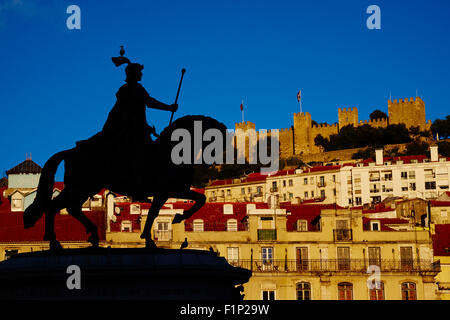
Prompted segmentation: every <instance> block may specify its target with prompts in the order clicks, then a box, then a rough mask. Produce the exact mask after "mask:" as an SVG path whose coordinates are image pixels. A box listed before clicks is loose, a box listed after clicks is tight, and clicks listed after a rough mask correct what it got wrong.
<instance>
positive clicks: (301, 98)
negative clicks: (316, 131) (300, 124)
mask: <svg viewBox="0 0 450 320" xmlns="http://www.w3.org/2000/svg"><path fill="white" fill-rule="evenodd" d="M302 101H303V97H302V94H301V93H300V113H302V112H303V111H302Z"/></svg>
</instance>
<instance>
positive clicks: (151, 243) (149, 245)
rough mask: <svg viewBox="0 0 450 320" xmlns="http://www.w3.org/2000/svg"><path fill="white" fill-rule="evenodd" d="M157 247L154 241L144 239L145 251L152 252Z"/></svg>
mask: <svg viewBox="0 0 450 320" xmlns="http://www.w3.org/2000/svg"><path fill="white" fill-rule="evenodd" d="M157 248H158V247H157V246H156V244H155V241H153V240H152V239H146V240H145V249H148V250H154V249H157Z"/></svg>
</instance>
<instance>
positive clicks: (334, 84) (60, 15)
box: [0, 0, 450, 175]
mask: <svg viewBox="0 0 450 320" xmlns="http://www.w3.org/2000/svg"><path fill="white" fill-rule="evenodd" d="M125 3H126V5H125ZM71 4H77V5H79V6H80V8H81V30H68V29H67V28H66V19H67V17H68V16H69V15H68V14H66V8H67V7H68V6H69V5H71ZM371 4H376V5H378V6H379V7H380V8H381V27H382V29H381V30H368V29H367V28H366V19H367V17H368V16H369V15H368V14H366V8H367V7H368V6H369V5H371ZM449 17H450V1H447V0H427V1H425V0H424V1H422V0H420V1H412V0H408V1H406V0H389V1H381V0H370V1H365V0H357V1H356V0H346V1H337V0H333V1H331V0H321V1H312V0H311V1H300V0H290V1H283V0H277V1H275V0H270V1H262V0H259V1H246V0H236V1H235V0H227V1H215V0H214V1H212V0H205V1H196V0H189V1H186V0H183V1H171V0H161V1H153V0H142V1H131V0H130V1H106V0H105V1H99V0H95V1H94V0H90V1H84V0H71V1H50V0H34V1H31V0H21V1H19V0H0V108H1V109H0V110H1V113H0V120H1V125H0V150H1V151H0V155H1V156H0V172H1V174H0V175H2V174H3V173H4V172H5V171H6V170H8V169H10V168H12V167H13V166H15V165H16V164H18V163H20V162H21V161H23V160H25V154H26V153H28V154H29V153H32V156H33V160H34V161H36V162H37V163H38V164H40V165H41V166H42V165H43V164H44V163H45V161H46V160H47V159H48V158H49V157H50V156H51V155H52V154H54V153H56V152H58V151H60V150H63V149H67V148H71V147H73V146H74V143H75V141H77V140H81V139H85V138H88V137H90V136H91V135H93V134H95V133H96V132H97V131H99V130H101V128H102V126H103V124H104V122H105V120H106V117H107V115H108V112H109V111H110V110H111V108H112V106H113V105H114V102H115V93H116V91H117V89H118V88H119V87H120V86H121V85H122V84H123V83H124V82H123V80H124V69H123V67H120V68H116V67H114V65H113V64H112V62H111V56H116V55H118V50H119V46H120V45H124V46H125V49H126V56H127V57H129V58H130V59H132V60H134V61H136V62H139V63H142V64H144V65H145V69H144V77H143V80H142V84H143V85H144V87H145V88H146V89H147V91H148V92H149V93H150V95H152V96H153V97H155V98H157V99H159V100H162V101H164V102H166V103H172V102H173V101H174V99H175V95H176V89H177V86H178V81H179V77H180V70H181V68H186V69H187V73H186V75H185V78H184V82H183V87H182V89H181V94H180V98H179V105H180V106H179V111H178V112H177V113H176V115H175V117H179V116H182V115H186V114H206V115H210V116H213V117H214V118H216V119H218V120H220V121H222V122H224V123H225V124H226V125H227V126H228V127H229V128H233V127H234V123H235V122H237V121H240V120H241V112H240V108H239V106H240V103H241V99H244V107H245V119H246V120H250V121H252V122H255V123H256V126H257V128H265V129H272V128H286V127H289V126H291V125H292V123H293V120H292V114H293V112H298V110H299V105H298V103H297V99H296V94H297V92H298V90H300V89H301V90H302V92H303V110H304V111H307V112H310V113H311V115H312V118H313V119H314V120H316V121H318V122H328V123H334V122H337V120H338V119H337V118H338V115H337V109H338V108H339V107H355V106H356V107H357V108H358V110H359V118H360V119H368V118H369V113H370V112H371V111H373V110H374V109H376V108H378V109H381V110H383V111H385V112H387V100H388V99H389V94H390V92H391V93H392V98H404V97H412V96H415V93H416V90H418V92H419V95H420V96H422V98H423V99H424V100H425V103H426V114H427V119H431V120H435V119H436V118H443V117H445V116H446V115H447V114H450V112H449V102H448V101H449V93H450V90H449V89H450V80H449V71H450V59H449V58H450V54H449V53H450V46H449V39H450V37H449V36H450V19H449ZM169 119H170V113H168V112H163V111H157V110H149V111H148V112H147V120H148V122H149V123H150V124H156V127H157V129H159V130H161V129H162V128H163V127H164V126H166V125H167V124H168V122H169ZM125 152H126V151H125ZM129 152H130V156H132V154H133V152H132V150H129Z"/></svg>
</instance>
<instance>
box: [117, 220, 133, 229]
mask: <svg viewBox="0 0 450 320" xmlns="http://www.w3.org/2000/svg"><path fill="white" fill-rule="evenodd" d="M120 231H122V232H132V231H133V227H132V223H131V221H129V220H124V221H122V224H121V227H120Z"/></svg>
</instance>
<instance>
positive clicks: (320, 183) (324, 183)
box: [317, 181, 327, 188]
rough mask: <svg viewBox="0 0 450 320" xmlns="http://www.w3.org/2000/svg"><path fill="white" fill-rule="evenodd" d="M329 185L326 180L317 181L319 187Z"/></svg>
mask: <svg viewBox="0 0 450 320" xmlns="http://www.w3.org/2000/svg"><path fill="white" fill-rule="evenodd" d="M326 186H327V184H326V182H325V181H319V182H317V187H318V188H325V187H326Z"/></svg>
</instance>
